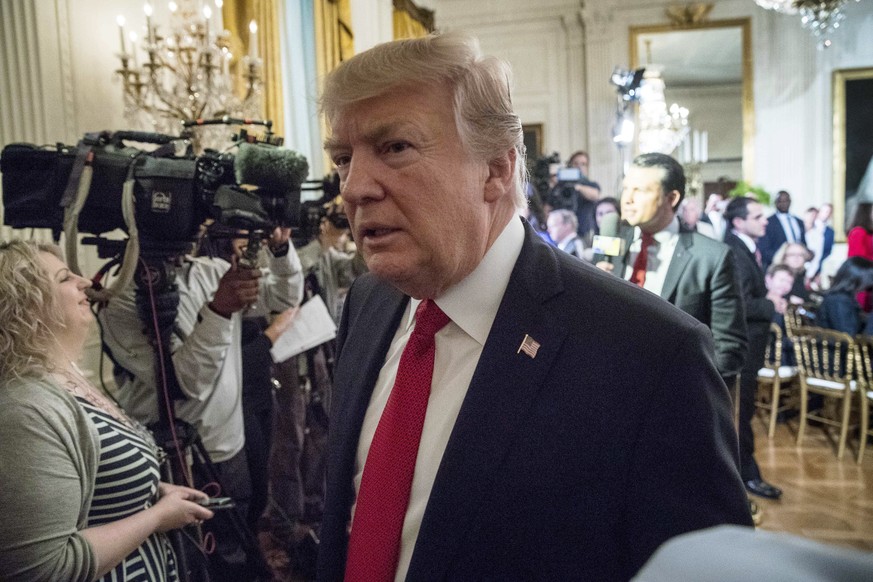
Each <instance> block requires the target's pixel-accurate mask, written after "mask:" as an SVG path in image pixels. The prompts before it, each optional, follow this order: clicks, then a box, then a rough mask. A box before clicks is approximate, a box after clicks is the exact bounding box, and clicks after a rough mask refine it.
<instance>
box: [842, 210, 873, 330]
mask: <svg viewBox="0 0 873 582" xmlns="http://www.w3.org/2000/svg"><path fill="white" fill-rule="evenodd" d="M846 241H847V242H848V243H849V256H850V257H864V258H865V259H870V260H873V203H870V202H860V203H858V206H857V208H855V215H854V216H853V217H852V223H851V224H850V225H849V234H848V235H847V236H846ZM857 299H858V303H859V304H860V305H861V309H863V310H864V311H865V312H866V313H870V312H871V311H873V294H871V293H870V292H869V291H861V292H860V293H858V295H857Z"/></svg>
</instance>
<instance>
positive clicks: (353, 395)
mask: <svg viewBox="0 0 873 582" xmlns="http://www.w3.org/2000/svg"><path fill="white" fill-rule="evenodd" d="M525 228H526V237H525V242H524V246H523V249H522V251H521V255H520V256H519V259H518V261H517V263H516V265H515V268H514V269H513V272H512V275H511V277H510V280H509V285H508V287H507V289H506V292H505V294H504V296H503V299H502V301H501V304H500V308H499V310H498V313H497V316H496V318H495V320H494V324H493V326H492V328H491V332H490V334H489V336H488V340H487V341H486V344H485V346H484V349H483V352H482V355H481V357H480V359H479V363H478V365H477V367H476V371H475V373H474V375H473V378H472V381H471V383H470V386H469V389H468V391H467V394H466V397H465V399H464V402H463V405H462V407H461V410H460V413H459V415H458V418H457V421H456V423H455V426H454V429H453V431H452V435H451V437H450V439H449V442H448V444H447V447H446V450H445V452H444V454H443V456H442V459H439V458H434V459H433V462H434V463H439V470H438V473H437V476H436V479H435V482H434V484H433V489H432V491H431V495H430V499H429V501H428V505H427V508H426V510H425V514H424V517H423V521H422V524H421V530H420V533H419V536H418V541H417V543H416V546H415V550H414V553H413V556H412V562H411V564H410V570H409V575H408V579H409V580H567V579H587V580H598V581H610V580H627V579H629V578H630V577H631V576H632V575H633V574H634V572H636V571H637V569H639V568H640V567H641V566H642V564H643V562H645V560H646V559H647V558H648V557H649V556H650V555H651V553H652V552H653V551H654V550H655V548H657V547H658V546H659V545H660V544H661V543H662V542H664V541H665V540H667V539H669V538H671V537H673V536H674V535H677V534H679V533H681V532H683V531H689V530H695V529H699V528H705V527H708V526H710V525H714V524H717V523H738V524H745V525H749V524H751V521H750V517H749V512H748V503H747V499H746V496H745V492H744V490H743V487H742V484H741V483H740V480H739V475H738V472H737V469H736V461H737V442H736V433H735V431H734V428H733V423H732V421H731V413H730V401H729V397H728V392H727V389H726V387H725V385H724V383H723V382H722V381H721V379H720V377H719V375H718V372H717V370H716V368H715V363H714V359H713V352H712V340H711V337H710V334H709V331H708V330H707V329H706V328H705V327H704V326H703V325H702V324H700V323H699V322H697V321H696V320H694V319H693V318H691V317H689V316H687V315H686V314H684V313H682V312H681V311H679V310H677V309H675V308H674V307H672V306H671V305H669V304H668V303H666V302H664V301H662V300H660V299H659V298H657V297H655V296H653V295H651V294H649V293H644V292H642V291H641V290H640V289H638V288H636V287H635V286H633V285H631V284H629V283H626V282H624V281H621V280H620V279H618V278H617V277H613V276H612V275H610V274H608V273H604V272H602V271H600V270H598V269H596V268H595V267H593V266H591V265H587V264H585V263H584V262H583V261H579V260H578V259H575V258H572V257H570V256H569V255H567V254H566V253H562V252H561V251H558V250H557V249H555V248H553V247H550V246H549V245H547V244H546V243H544V242H542V241H541V240H540V238H539V237H538V236H536V234H535V233H534V232H533V231H532V229H531V228H530V227H529V226H527V225H526V226H525ZM407 301H408V297H405V296H404V295H402V294H401V293H400V292H398V291H397V290H396V289H394V288H393V287H391V286H390V285H388V284H386V283H384V282H381V281H379V280H378V279H377V278H375V277H374V276H372V275H370V274H368V275H364V276H362V277H360V278H358V280H357V281H356V282H355V284H354V285H353V286H352V288H351V290H350V291H349V294H348V296H347V298H346V303H345V307H344V313H343V318H342V322H341V324H340V329H339V337H338V344H339V355H338V360H337V367H336V374H335V385H334V390H335V392H334V401H333V406H332V410H331V434H330V452H329V459H328V477H327V494H326V502H325V511H324V520H323V523H322V530H321V545H320V548H319V576H318V579H319V580H341V579H342V577H343V571H344V564H345V555H346V546H347V543H348V536H347V534H346V528H347V525H348V523H349V520H350V508H351V505H352V503H353V501H354V487H353V483H352V477H353V474H354V466H355V453H356V448H357V444H358V438H359V433H360V429H361V423H362V420H363V418H364V413H365V411H366V409H367V405H368V403H369V400H370V396H371V392H372V390H373V385H374V383H375V381H376V378H377V377H378V375H379V371H380V369H381V367H382V364H383V362H384V360H385V354H386V351H387V349H388V347H389V345H390V343H391V340H392V338H393V336H394V332H395V328H396V327H397V325H398V322H399V320H400V318H401V316H402V314H403V311H404V308H405V306H406V304H407ZM525 334H528V335H530V336H531V337H533V338H534V339H536V340H537V341H539V342H540V343H541V347H540V348H539V352H538V353H537V355H536V357H535V358H531V357H529V356H527V355H526V354H525V353H523V352H522V353H519V346H520V344H521V342H522V339H523V338H524V336H525ZM459 389H460V387H459Z"/></svg>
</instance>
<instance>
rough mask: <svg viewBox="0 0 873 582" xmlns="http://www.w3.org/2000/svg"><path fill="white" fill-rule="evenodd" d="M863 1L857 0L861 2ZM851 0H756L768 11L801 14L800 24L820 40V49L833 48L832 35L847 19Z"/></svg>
mask: <svg viewBox="0 0 873 582" xmlns="http://www.w3.org/2000/svg"><path fill="white" fill-rule="evenodd" d="M860 1H861V0H855V2H860ZM849 2H851V0H755V3H756V4H757V5H758V6H760V7H762V8H766V9H767V10H775V11H776V12H782V13H783V14H800V22H801V24H802V25H803V27H804V28H806V29H808V30H809V31H810V32H811V33H812V35H813V36H814V37H815V38H816V39H817V40H818V48H819V49H825V48H828V47H829V46H831V44H832V43H831V39H830V37H831V35H832V34H833V33H834V32H836V31H837V29H839V28H840V23H841V22H842V21H843V20H844V19H845V17H846V15H845V13H844V12H843V7H844V6H845V5H846V4H848V3H849Z"/></svg>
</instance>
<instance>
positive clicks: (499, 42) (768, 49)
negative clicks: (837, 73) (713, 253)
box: [436, 0, 873, 208]
mask: <svg viewBox="0 0 873 582" xmlns="http://www.w3.org/2000/svg"><path fill="white" fill-rule="evenodd" d="M674 4H676V2H675V1H674V0H611V1H607V0H588V1H585V2H583V1H580V0H576V1H572V0H544V1H542V2H536V3H534V2H530V1H529V0H484V1H477V2H468V1H467V0H439V2H438V4H437V7H436V10H437V13H436V14H437V25H438V27H440V28H445V29H449V28H464V29H467V30H470V31H471V32H473V33H474V34H477V35H478V36H480V38H481V39H482V45H483V48H484V49H485V50H487V51H490V52H492V53H493V54H496V55H498V56H501V57H504V58H506V59H508V60H509V61H510V63H512V65H513V68H514V69H515V70H516V72H517V78H516V92H517V94H518V95H519V97H520V98H519V99H518V102H517V103H516V107H517V109H518V112H519V114H520V115H521V117H522V120H523V121H524V122H525V123H533V122H537V121H542V122H543V123H544V124H545V133H546V138H545V140H546V144H547V149H557V150H558V151H560V152H562V153H568V152H570V151H572V150H574V149H577V148H580V147H582V148H587V149H589V150H590V152H591V156H592V159H591V166H592V167H591V174H592V177H593V178H595V179H597V180H598V181H600V183H601V184H602V185H603V187H604V191H605V192H610V193H611V192H614V189H613V190H610V188H609V187H610V185H615V184H617V182H618V180H619V177H620V175H621V163H620V158H619V152H618V150H617V149H616V148H615V146H614V145H613V144H612V141H611V135H612V134H611V131H612V125H613V117H614V114H615V92H614V90H613V87H612V86H611V85H609V83H608V78H609V74H610V73H611V71H612V69H613V67H615V66H616V65H621V66H627V65H628V64H629V61H630V55H629V38H628V37H629V27H631V26H641V25H653V24H667V23H668V22H669V21H668V19H667V17H666V15H665V8H666V7H667V6H669V5H674ZM713 4H714V8H713V10H712V12H711V13H710V19H711V20H724V19H733V18H742V17H751V19H752V45H753V46H752V52H753V59H754V75H753V79H754V81H753V82H754V101H755V121H756V132H755V140H754V151H755V155H754V170H753V174H752V175H750V176H746V178H747V179H750V180H751V181H753V182H754V183H756V184H760V185H761V186H763V187H764V188H767V189H768V190H772V191H776V190H779V189H786V190H788V191H790V192H791V193H792V195H793V197H794V199H795V205H796V207H797V208H802V207H806V206H808V205H812V204H819V203H821V202H824V201H829V200H830V199H831V191H832V171H833V168H832V163H831V157H832V131H831V123H832V121H831V120H832V106H831V76H832V72H833V71H834V70H835V69H843V68H850V67H871V66H873V42H871V41H870V40H869V38H870V34H871V32H873V2H871V1H870V0H863V1H862V2H860V3H854V2H851V3H849V4H848V5H847V7H846V16H847V17H846V21H845V22H844V24H843V27H842V29H841V30H840V32H839V33H838V34H837V35H835V36H834V37H833V39H834V45H833V46H832V47H831V48H830V49H827V50H826V51H818V50H817V49H816V48H815V41H814V39H813V38H812V36H811V35H810V34H809V33H808V32H807V31H806V30H804V29H802V28H801V25H800V18H799V17H797V16H788V15H783V14H777V13H774V12H771V11H767V10H764V9H761V8H759V7H758V6H756V5H755V3H754V2H753V1H752V0H714V2H713ZM561 50H565V51H570V53H569V54H561ZM519 71H521V73H520V74H518V73H519ZM566 115H571V116H572V117H569V118H568V117H567V116H566ZM613 188H614V186H613Z"/></svg>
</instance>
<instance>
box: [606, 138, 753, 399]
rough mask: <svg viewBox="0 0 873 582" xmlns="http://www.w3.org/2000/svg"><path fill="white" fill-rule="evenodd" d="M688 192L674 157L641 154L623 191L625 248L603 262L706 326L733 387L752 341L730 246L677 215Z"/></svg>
mask: <svg viewBox="0 0 873 582" xmlns="http://www.w3.org/2000/svg"><path fill="white" fill-rule="evenodd" d="M684 196H685V173H684V172H683V170H682V166H681V165H679V163H678V162H677V161H676V160H674V159H673V158H671V157H670V156H667V155H664V154H658V153H648V154H642V155H640V156H637V157H636V159H634V161H633V164H632V165H631V167H630V169H629V170H628V172H627V175H626V176H625V177H624V182H623V188H622V193H621V213H622V220H623V222H622V227H621V229H620V231H619V235H620V236H621V237H622V238H623V239H624V241H625V242H624V249H625V252H623V253H622V254H620V255H619V256H616V257H612V259H611V260H610V261H608V262H601V263H598V266H599V267H601V268H603V269H604V270H607V271H612V272H614V273H615V274H616V275H619V276H621V277H622V278H624V279H626V280H630V281H632V282H634V283H636V284H637V285H639V286H641V287H643V288H644V289H648V290H649V291H652V292H653V293H656V294H658V295H660V296H661V297H663V298H664V299H666V300H667V301H669V302H670V303H672V304H673V305H675V306H676V307H678V308H679V309H681V310H682V311H684V312H685V313H687V314H689V315H691V316H692V317H694V318H695V319H697V320H698V321H700V322H702V323H704V324H706V325H707V326H708V327H709V328H710V329H711V330H712V336H713V339H714V340H715V354H716V362H717V365H718V371H719V373H720V374H721V375H722V377H723V378H724V379H725V382H726V383H727V385H728V386H729V387H733V384H734V379H735V378H736V376H737V374H738V373H739V371H740V369H741V368H742V365H743V361H744V360H745V354H746V341H747V340H746V323H745V318H744V315H743V314H744V312H743V299H742V293H741V289H740V286H739V283H738V281H737V279H736V277H735V273H734V271H735V267H734V260H733V257H732V251H731V249H730V248H729V247H728V246H727V245H725V244H723V243H721V242H718V241H715V240H712V239H710V238H708V237H706V236H703V235H701V234H698V233H697V232H694V231H690V230H685V229H684V228H683V227H682V225H681V222H680V221H679V219H678V218H677V216H676V212H677V209H678V208H679V204H680V203H681V202H682V198H683V197H684ZM644 241H645V243H646V244H645V245H644ZM644 247H645V248H644Z"/></svg>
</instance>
